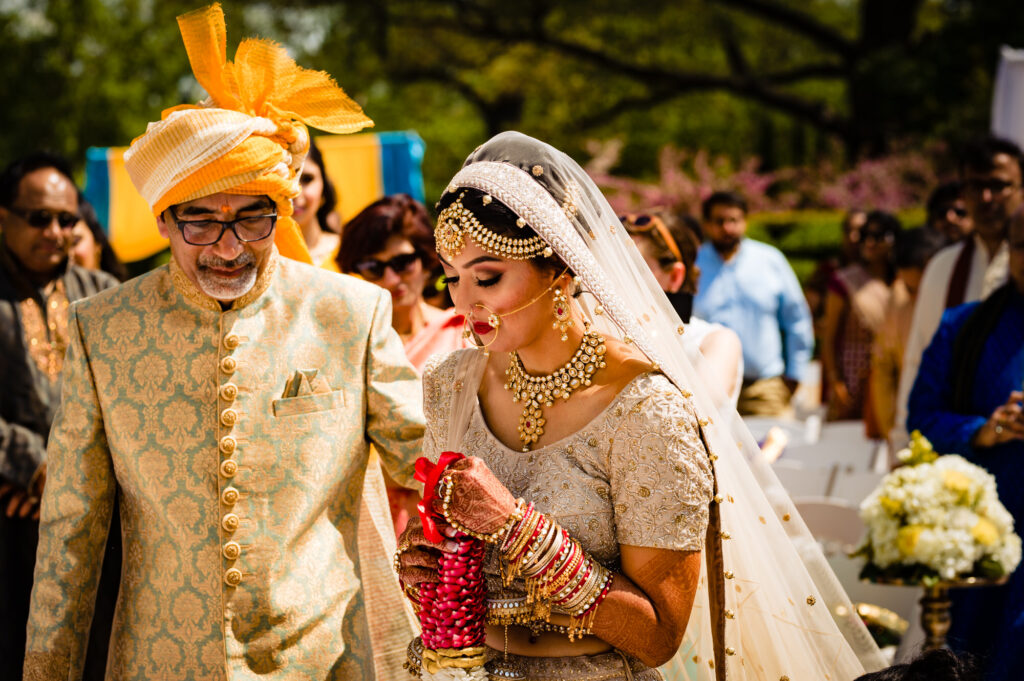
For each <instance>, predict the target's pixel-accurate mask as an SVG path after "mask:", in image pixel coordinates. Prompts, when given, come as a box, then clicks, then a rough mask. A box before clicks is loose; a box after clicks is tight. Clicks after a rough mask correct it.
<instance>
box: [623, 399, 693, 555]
mask: <svg viewBox="0 0 1024 681" xmlns="http://www.w3.org/2000/svg"><path fill="white" fill-rule="evenodd" d="M613 437H614V439H613V441H612V445H611V448H610V451H609V462H608V473H609V481H610V483H611V494H612V503H613V505H614V512H615V527H616V539H617V541H618V543H619V544H629V545H632V546H645V547H651V548H662V549H673V550H677V551H699V550H701V548H702V547H703V545H704V535H705V532H706V530H707V525H708V504H709V503H710V502H711V496H712V488H713V486H712V473H711V466H710V463H709V461H708V456H707V452H706V450H705V449H704V444H703V442H702V440H701V438H700V435H699V432H698V425H697V418H696V416H695V414H694V412H693V408H692V407H691V406H690V405H689V404H688V403H687V401H686V399H685V398H684V397H683V396H682V395H681V394H680V393H679V391H678V390H676V389H675V388H674V387H669V386H665V387H660V386H659V387H657V388H656V389H655V390H653V391H652V392H650V393H648V394H647V395H645V396H643V397H641V398H639V399H637V400H634V401H630V402H629V403H628V407H627V412H626V414H625V415H624V416H623V419H622V422H621V423H620V424H619V426H618V428H617V429H616V431H615V433H614V436H613Z"/></svg>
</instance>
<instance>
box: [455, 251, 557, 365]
mask: <svg viewBox="0 0 1024 681" xmlns="http://www.w3.org/2000/svg"><path fill="white" fill-rule="evenodd" d="M438 255H439V256H440V258H441V265H442V266H443V267H444V274H445V278H446V280H447V283H448V291H449V293H450V294H451V297H452V301H453V302H454V303H455V310H456V311H457V312H458V313H459V314H463V315H466V317H467V318H468V319H469V324H470V326H471V328H472V329H473V332H474V333H475V334H476V335H477V337H478V339H479V341H478V342H479V343H481V344H483V345H486V346H487V348H488V349H489V350H492V351H494V352H510V351H512V350H516V349H519V348H522V347H525V346H528V345H531V344H533V343H536V342H538V341H542V340H543V339H545V338H546V337H547V336H549V335H551V334H552V333H554V332H553V329H552V328H551V323H552V321H553V315H552V311H551V296H550V295H542V294H543V293H544V291H545V289H547V288H548V287H549V286H551V283H552V282H553V281H554V279H555V277H556V276H557V275H556V273H553V272H549V271H546V270H543V269H541V268H538V267H536V266H534V265H533V264H532V263H531V262H530V261H524V260H507V259H505V258H500V257H498V256H495V255H492V254H490V253H488V252H487V251H485V250H483V249H482V248H480V247H479V246H477V245H476V244H475V243H473V242H472V241H470V240H468V239H467V241H466V245H465V247H464V248H463V249H462V252H461V253H459V254H458V255H455V256H452V255H449V254H446V253H443V252H439V253H438ZM538 296H540V297H539V298H538ZM534 298H537V300H536V301H535V302H534V303H533V304H530V305H527V303H529V302H530V301H531V300H533V299H534ZM524 305H525V306H526V307H523V306H524ZM520 308H522V309H520ZM509 313H511V314H509ZM492 314H497V315H499V316H500V318H501V322H500V324H499V326H498V328H497V329H495V328H494V327H492V326H491V324H490V323H489V322H488V318H489V317H490V316H491V315H492ZM505 315H507V316H505ZM556 335H557V334H556Z"/></svg>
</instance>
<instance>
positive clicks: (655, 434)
mask: <svg viewBox="0 0 1024 681" xmlns="http://www.w3.org/2000/svg"><path fill="white" fill-rule="evenodd" d="M466 188H469V189H475V190H479V191H480V192H483V193H484V194H486V195H488V196H490V197H492V200H494V201H498V202H500V203H502V204H503V205H505V206H506V207H508V208H509V209H511V210H512V211H513V212H514V213H515V214H516V215H518V216H519V217H520V218H522V219H523V220H524V221H525V223H526V224H528V225H529V226H530V227H531V228H532V229H533V230H534V231H535V232H536V233H537V234H539V235H540V236H541V238H542V239H543V240H544V242H546V244H548V245H549V246H550V247H551V248H552V249H553V251H554V253H555V254H557V255H558V256H559V257H560V258H561V259H562V260H563V261H564V262H565V263H566V264H567V265H568V266H569V268H570V269H571V270H572V272H573V273H574V274H575V275H576V276H577V277H578V281H579V283H580V285H581V287H582V289H583V291H584V293H583V295H581V296H580V297H579V299H578V302H579V304H580V306H581V308H582V312H583V315H584V317H585V319H587V320H588V322H589V323H590V324H592V325H593V327H594V329H595V330H596V331H598V332H600V333H601V334H603V335H605V336H606V337H615V338H618V339H620V340H622V341H624V342H627V343H633V344H635V346H636V348H637V349H639V350H640V351H641V352H643V353H644V355H646V356H647V358H648V359H649V360H650V361H651V362H652V364H653V365H654V366H655V372H653V373H649V374H644V375H642V376H640V377H638V378H636V379H635V380H634V381H632V382H631V383H630V384H629V385H628V386H627V387H626V388H624V389H623V390H622V391H621V392H620V394H619V395H618V396H617V397H616V398H615V399H614V400H613V401H612V402H611V404H610V405H609V406H608V408H607V409H605V410H604V411H603V412H602V413H601V414H600V415H598V416H597V417H596V418H595V419H594V420H593V421H591V423H590V424H588V425H587V426H586V427H584V428H582V429H581V430H579V431H578V432H577V433H575V434H573V435H572V436H569V437H566V438H564V439H562V440H560V441H558V442H555V443H552V444H549V445H546V446H544V447H542V448H539V449H536V450H534V451H530V452H520V451H513V450H511V449H509V448H508V447H506V446H504V445H503V444H502V443H501V442H499V441H498V440H497V439H496V438H495V437H494V436H493V434H491V433H490V431H489V430H488V428H487V426H486V424H485V423H484V421H483V417H482V415H481V414H480V408H479V402H478V400H477V396H476V393H477V388H478V386H479V383H480V376H481V374H482V370H483V364H484V362H485V357H484V356H483V353H481V352H479V351H477V350H472V349H470V350H461V351H457V352H456V353H453V354H451V355H448V356H447V357H444V358H442V359H440V360H436V361H434V362H432V363H431V364H430V365H429V366H428V368H427V370H426V371H425V375H424V386H425V410H426V415H427V420H428V426H427V435H426V438H425V441H424V453H425V454H426V455H428V456H431V457H435V458H436V456H437V454H438V453H439V452H440V451H442V450H454V451H461V452H464V453H465V454H467V455H473V456H478V457H481V458H482V459H484V461H485V462H486V463H487V464H488V466H489V467H490V468H491V469H492V470H493V471H494V473H495V474H496V476H497V477H498V478H499V479H500V480H501V482H502V483H504V484H505V485H506V486H507V487H508V488H509V490H510V491H511V492H512V494H513V495H515V496H522V497H524V498H525V499H526V500H527V501H532V502H534V504H535V505H536V506H537V508H538V509H539V510H540V511H542V512H544V513H547V514H551V515H552V516H554V517H555V518H556V519H557V521H558V523H559V524H560V525H562V526H563V527H564V528H566V529H567V530H568V531H569V533H570V534H571V535H572V537H573V538H575V539H576V540H577V541H579V542H580V543H581V544H582V545H583V547H584V548H585V549H586V550H587V551H588V552H589V553H590V554H591V555H592V556H593V557H594V558H595V559H596V560H597V561H599V562H600V563H602V564H603V565H605V566H606V567H609V568H615V567H617V562H618V558H619V552H618V545H619V544H629V545H636V546H645V547H658V548H669V549H676V550H702V551H703V552H704V556H705V559H706V560H705V561H704V566H703V569H702V572H701V577H700V585H699V588H698V591H697V595H696V600H695V603H694V607H693V611H692V613H691V616H690V620H689V624H688V626H687V630H686V635H685V638H684V641H683V645H682V647H681V648H680V650H679V652H678V653H677V654H676V656H675V658H674V659H673V660H672V661H671V662H670V663H669V665H667V666H666V667H663V669H665V670H667V672H668V673H669V675H670V676H671V677H672V678H674V679H687V680H691V681H697V680H700V681H711V680H715V681H722V680H723V679H726V678H728V679H743V680H747V679H750V680H757V681H762V680H763V681H788V680H790V679H791V680H792V681H798V680H805V679H806V680H812V679H813V680H814V681H850V680H851V679H853V678H855V677H856V676H858V675H860V674H863V673H864V672H865V671H870V670H874V669H879V668H881V667H883V666H884V661H883V659H882V657H881V654H880V653H879V651H878V648H877V647H876V646H875V645H874V643H873V642H872V640H871V637H870V635H869V634H868V632H867V630H866V629H865V627H864V625H863V623H861V621H860V620H859V618H858V616H857V614H856V612H855V611H854V609H853V607H852V606H851V604H850V602H849V600H848V599H847V597H846V595H845V593H844V592H843V590H842V588H841V586H840V585H839V583H838V581H837V580H836V578H835V575H834V574H833V573H832V571H831V570H830V569H829V567H828V564H827V562H826V561H825V558H824V555H823V554H822V552H821V549H820V548H819V546H818V545H817V543H816V542H815V541H814V539H813V538H812V537H811V535H810V533H809V532H808V531H807V528H806V526H805V525H804V524H803V522H802V521H801V519H800V517H799V516H798V515H797V513H796V510H795V508H794V506H793V504H792V502H791V501H790V499H789V497H788V496H787V495H786V493H785V491H784V490H783V489H782V487H781V486H780V485H779V483H778V480H777V479H776V478H775V476H774V474H773V473H772V472H771V470H770V469H769V467H768V465H767V464H766V463H765V462H764V461H763V460H762V459H761V458H760V456H759V450H758V448H757V445H756V444H755V443H754V441H753V438H751V436H750V434H749V432H748V431H747V430H746V428H745V427H744V426H743V423H742V421H741V420H740V419H739V417H738V416H737V415H736V414H735V411H732V410H730V411H729V412H728V413H724V412H723V413H720V412H719V411H718V409H717V408H716V407H715V405H716V404H722V403H724V402H725V401H724V400H722V399H720V398H721V396H720V395H717V394H715V390H716V388H715V386H716V385H717V381H715V380H714V379H713V378H712V379H709V380H705V378H704V376H705V375H708V376H713V374H706V373H705V372H708V371H709V369H707V368H706V367H705V366H704V363H703V360H702V358H701V357H700V356H699V354H697V355H695V356H688V355H687V352H686V349H685V347H684V345H683V343H682V342H681V336H682V334H683V333H684V332H685V328H684V326H683V324H682V323H681V322H680V320H679V317H678V316H677V315H676V313H675V311H674V310H673V309H672V306H671V305H670V303H669V302H668V300H667V299H666V298H665V296H664V294H663V293H662V292H661V289H660V288H659V287H658V284H657V282H656V281H655V280H654V278H653V276H652V275H651V274H650V271H649V269H648V268H647V265H646V263H645V262H644V260H643V259H642V257H641V256H640V254H639V252H638V251H637V250H636V248H635V246H634V245H633V243H632V241H631V239H630V238H629V236H628V235H627V234H626V232H625V230H623V229H621V228H618V224H619V221H618V219H617V216H616V214H615V213H614V211H612V209H611V207H610V206H609V205H608V203H607V202H606V201H605V199H604V198H603V197H602V196H601V194H600V192H599V191H598V189H597V187H596V186H595V185H594V184H593V182H592V181H591V180H590V179H589V177H587V175H586V173H585V172H583V170H582V169H581V168H580V167H579V166H578V165H577V164H576V163H575V162H574V161H572V159H570V158H569V157H568V156H566V155H565V154H562V153H561V152H559V151H557V150H555V149H553V148H552V147H550V146H548V145H546V144H543V143H542V142H538V141H537V140H534V139H531V138H529V137H526V136H524V135H521V134H519V133H502V134H501V135H498V136H497V137H495V138H493V139H491V140H490V141H488V142H487V143H486V144H484V145H482V146H481V147H479V148H478V149H477V150H476V151H474V152H473V154H471V155H470V157H469V159H467V161H466V164H465V166H464V167H463V169H462V170H461V171H459V173H458V174H457V175H456V176H455V177H454V178H453V179H452V182H451V183H450V184H449V186H448V189H447V191H448V192H457V191H461V190H462V189H466ZM712 474H713V475H712ZM709 499H711V502H710V503H707V501H708V500H709ZM705 528H707V532H706V534H705ZM487 571H488V572H489V573H490V574H489V585H490V586H491V588H490V590H489V594H488V599H489V601H490V603H489V615H488V617H489V619H490V620H491V621H492V622H509V621H511V622H515V621H517V620H519V621H528V620H530V619H531V614H530V613H529V612H528V609H527V608H525V607H524V606H523V604H522V603H521V600H522V593H523V589H522V585H521V584H516V583H513V584H512V585H511V586H510V587H508V588H505V587H503V586H502V584H501V580H500V578H498V576H497V575H498V570H497V565H496V563H495V562H494V561H493V558H492V560H491V562H490V564H489V567H488V570H487ZM502 610H504V611H505V614H504V615H503V614H502V612H501V611H502ZM508 613H513V614H511V615H509V614H508ZM527 626H529V625H527ZM532 626H533V628H534V629H535V630H543V629H544V628H545V627H547V628H548V629H551V627H549V626H548V625H546V624H544V623H543V622H538V621H536V620H535V621H534V622H533V623H532ZM499 655H500V653H499ZM513 662H515V663H517V664H519V666H520V668H521V670H522V671H523V672H525V673H526V675H527V678H530V679H556V678H558V679H607V680H609V681H610V680H612V679H630V678H633V679H646V678H651V679H656V678H659V672H658V671H657V670H653V669H648V668H646V667H644V665H642V664H641V663H639V662H638V661H637V660H635V659H633V658H630V657H629V656H628V655H624V654H622V653H621V652H620V651H612V652H610V653H606V654H603V655H597V656H578V657H563V658H521V657H517V658H516V659H514V660H513Z"/></svg>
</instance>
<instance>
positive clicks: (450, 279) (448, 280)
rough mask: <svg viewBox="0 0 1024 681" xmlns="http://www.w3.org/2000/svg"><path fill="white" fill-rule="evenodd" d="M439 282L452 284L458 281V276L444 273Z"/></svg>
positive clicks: (446, 284) (447, 284)
mask: <svg viewBox="0 0 1024 681" xmlns="http://www.w3.org/2000/svg"><path fill="white" fill-rule="evenodd" d="M441 283H442V284H444V285H445V286H450V285H452V284H457V283H459V278H458V277H449V276H448V275H447V274H446V275H444V276H443V277H441Z"/></svg>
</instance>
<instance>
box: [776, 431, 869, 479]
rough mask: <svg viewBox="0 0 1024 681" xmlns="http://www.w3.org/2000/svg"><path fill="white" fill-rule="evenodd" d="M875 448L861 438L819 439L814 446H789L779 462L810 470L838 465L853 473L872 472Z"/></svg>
mask: <svg viewBox="0 0 1024 681" xmlns="http://www.w3.org/2000/svg"><path fill="white" fill-rule="evenodd" d="M876 449H877V446H876V445H875V443H873V442H872V441H871V440H867V439H865V438H864V437H863V436H861V437H859V438H857V439H855V440H853V439H846V440H844V439H838V438H837V439H829V440H825V439H821V440H819V441H818V442H815V443H814V444H791V445H789V446H787V447H786V449H785V450H783V452H782V456H780V457H779V461H793V462H796V463H801V464H803V465H804V466H807V467H810V468H815V467H818V468H822V467H827V466H834V465H838V466H841V467H843V468H847V469H849V470H855V471H869V470H872V468H873V466H874V461H875V450H876Z"/></svg>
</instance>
